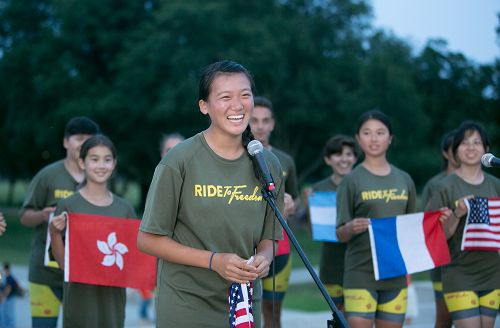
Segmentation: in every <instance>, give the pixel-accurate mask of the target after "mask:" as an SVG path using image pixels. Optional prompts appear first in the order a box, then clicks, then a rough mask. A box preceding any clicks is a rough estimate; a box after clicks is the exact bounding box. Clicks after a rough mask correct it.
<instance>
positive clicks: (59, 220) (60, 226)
mask: <svg viewBox="0 0 500 328" xmlns="http://www.w3.org/2000/svg"><path fill="white" fill-rule="evenodd" d="M67 219H68V213H66V212H62V213H61V214H59V215H58V216H54V217H53V218H52V220H50V223H49V229H50V232H51V233H54V234H58V233H61V232H62V231H63V230H64V228H66V220H67Z"/></svg>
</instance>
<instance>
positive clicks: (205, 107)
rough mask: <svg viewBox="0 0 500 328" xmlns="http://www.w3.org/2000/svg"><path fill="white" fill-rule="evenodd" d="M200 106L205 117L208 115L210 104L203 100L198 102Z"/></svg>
mask: <svg viewBox="0 0 500 328" xmlns="http://www.w3.org/2000/svg"><path fill="white" fill-rule="evenodd" d="M198 106H199V107H200V112H202V113H203V115H207V114H208V104H207V102H206V101H205V100H203V99H202V100H200V101H198Z"/></svg>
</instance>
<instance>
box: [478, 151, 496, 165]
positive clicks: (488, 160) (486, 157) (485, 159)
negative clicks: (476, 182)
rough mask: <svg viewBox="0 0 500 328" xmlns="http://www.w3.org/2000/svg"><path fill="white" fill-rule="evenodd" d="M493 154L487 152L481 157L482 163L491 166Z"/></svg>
mask: <svg viewBox="0 0 500 328" xmlns="http://www.w3.org/2000/svg"><path fill="white" fill-rule="evenodd" d="M494 157H495V156H493V154H490V153H486V154H484V155H483V156H482V157H481V164H483V166H485V167H491V159H492V158H494Z"/></svg>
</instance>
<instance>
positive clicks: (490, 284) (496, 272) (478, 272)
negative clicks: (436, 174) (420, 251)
mask: <svg viewBox="0 0 500 328" xmlns="http://www.w3.org/2000/svg"><path fill="white" fill-rule="evenodd" d="M468 195H473V196H477V197H489V198H493V197H499V196H500V180H499V179H497V178H495V177H493V176H491V175H489V174H487V173H484V180H483V182H482V183H480V184H478V185H473V184H470V183H467V182H465V181H464V180H463V179H461V178H460V177H459V176H458V175H456V174H455V173H452V174H450V175H449V176H448V177H446V178H444V179H443V180H442V181H441V184H440V188H439V190H438V191H437V192H436V193H435V195H434V196H433V197H432V198H431V200H430V202H429V208H441V207H448V208H451V209H454V208H455V201H456V200H458V199H460V198H462V197H465V196H468ZM451 219H453V218H451ZM465 221H466V216H464V217H462V218H461V220H460V223H459V224H458V227H457V230H456V231H455V233H454V234H453V235H452V236H451V237H450V238H449V239H448V247H449V248H450V254H451V263H450V264H448V265H446V266H444V267H442V268H441V275H442V280H443V292H445V293H450V292H456V291H464V290H473V291H482V290H489V289H499V288H500V257H499V256H498V252H497V251H485V250H471V251H461V250H460V248H461V245H462V237H463V232H464V227H465Z"/></svg>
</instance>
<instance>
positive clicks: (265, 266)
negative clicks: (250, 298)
mask: <svg viewBox="0 0 500 328" xmlns="http://www.w3.org/2000/svg"><path fill="white" fill-rule="evenodd" d="M252 258H253V260H252V261H251V262H249V263H248V264H251V265H253V266H255V268H256V270H257V274H258V276H259V278H264V277H267V275H268V274H269V266H270V265H271V262H270V261H269V260H268V259H267V258H266V257H265V256H264V255H261V254H255V255H254V256H252V257H251V258H250V259H252Z"/></svg>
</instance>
